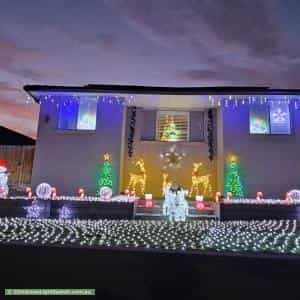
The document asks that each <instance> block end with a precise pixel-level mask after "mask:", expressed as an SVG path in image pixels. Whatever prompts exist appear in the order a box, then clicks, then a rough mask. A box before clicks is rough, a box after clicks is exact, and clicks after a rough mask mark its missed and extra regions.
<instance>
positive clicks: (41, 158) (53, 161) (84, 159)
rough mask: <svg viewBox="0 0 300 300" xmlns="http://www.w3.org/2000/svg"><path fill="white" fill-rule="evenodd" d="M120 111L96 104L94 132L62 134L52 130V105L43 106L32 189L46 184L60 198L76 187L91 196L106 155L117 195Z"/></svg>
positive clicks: (54, 111) (54, 114)
mask: <svg viewBox="0 0 300 300" xmlns="http://www.w3.org/2000/svg"><path fill="white" fill-rule="evenodd" d="M123 110H124V107H123V106H122V105H121V104H105V103H99V104H98V113H97V129H96V131H95V132H78V131H77V132H76V131H75V132H66V131H64V132H62V131H57V130H56V127H57V115H58V108H57V106H56V104H52V103H43V104H42V105H41V110H40V120H39V127H38V138H37V144H36V152H35V159H34V166H33V174H32V186H33V187H34V188H35V187H36V185H37V184H39V183H41V182H48V183H49V184H51V185H52V186H55V187H56V188H57V191H58V194H61V195H63V194H64V195H66V194H69V195H73V194H76V193H77V190H78V188H79V187H83V188H85V189H86V191H87V192H88V193H89V194H95V193H96V190H97V179H98V178H99V174H100V168H101V165H102V162H103V154H104V153H105V152H109V153H111V154H112V166H113V189H114V191H115V192H118V188H119V169H120V157H121V136H122V125H123ZM47 116H49V121H48V122H47V120H46V119H47Z"/></svg>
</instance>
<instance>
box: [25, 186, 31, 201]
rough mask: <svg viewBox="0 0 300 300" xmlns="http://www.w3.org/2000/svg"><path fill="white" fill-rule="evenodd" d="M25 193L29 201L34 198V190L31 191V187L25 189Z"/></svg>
mask: <svg viewBox="0 0 300 300" xmlns="http://www.w3.org/2000/svg"><path fill="white" fill-rule="evenodd" d="M25 192H26V193H27V197H28V199H31V198H32V189H31V187H27V188H26V189H25Z"/></svg>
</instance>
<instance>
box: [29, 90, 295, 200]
mask: <svg viewBox="0 0 300 300" xmlns="http://www.w3.org/2000/svg"><path fill="white" fill-rule="evenodd" d="M24 89H25V91H26V92H27V93H28V94H29V95H30V97H32V98H33V99H34V100H35V101H36V102H38V103H39V104H40V116H39V125H38V137H37V143H36V149H35V158H34V165H33V173H32V186H33V188H35V186H37V185H38V184H39V183H41V182H48V183H49V184H51V185H52V186H55V187H56V188H57V191H58V193H60V194H61V195H72V194H75V193H77V190H78V188H80V187H82V188H84V189H85V190H86V192H87V193H88V194H91V195H92V194H95V193H96V192H97V189H98V187H99V177H100V176H101V174H100V173H101V166H102V165H103V162H104V160H103V156H104V154H106V153H108V154H109V155H110V162H111V170H112V182H113V185H112V188H113V192H114V194H118V193H121V192H122V191H124V190H125V189H126V188H129V189H135V190H136V192H137V194H140V195H142V194H147V193H151V194H153V196H154V197H155V198H161V197H162V189H163V186H164V185H166V184H168V183H169V182H171V181H177V182H178V183H179V184H180V185H181V186H182V187H183V188H185V189H188V190H189V191H190V193H191V198H193V197H195V195H196V194H198V195H204V196H205V197H206V198H212V197H214V195H215V193H216V192H217V191H220V192H222V193H223V192H224V189H225V190H226V184H227V182H226V181H227V180H228V176H227V175H228V172H229V171H230V161H231V159H232V158H233V157H234V160H235V162H236V163H237V165H238V170H237V173H238V176H239V179H240V183H241V184H242V186H243V194H244V195H243V196H245V197H250V196H251V197H254V196H255V194H256V192H258V191H261V192H263V193H264V195H265V197H273V198H277V197H278V198H279V197H281V198H282V197H283V196H284V194H285V193H286V192H287V191H289V190H291V189H293V188H299V186H300V180H299V174H300V162H299V154H298V153H299V150H300V124H299V122H300V121H299V116H298V114H299V113H300V112H299V110H298V101H299V98H300V97H299V95H300V91H298V90H272V89H269V88H253V87H252V88H251V87H245V88H243V87H238V88H221V87H220V88H167V87H141V86H98V85H97V86H95V85H88V86H84V87H57V86H25V87H24ZM299 107H300V102H299Z"/></svg>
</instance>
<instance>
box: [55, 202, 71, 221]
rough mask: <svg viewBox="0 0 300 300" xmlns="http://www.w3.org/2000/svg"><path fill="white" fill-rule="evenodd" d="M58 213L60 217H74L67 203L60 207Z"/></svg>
mask: <svg viewBox="0 0 300 300" xmlns="http://www.w3.org/2000/svg"><path fill="white" fill-rule="evenodd" d="M58 213H59V219H70V218H71V217H72V212H71V210H70V209H69V208H68V207H67V206H66V205H64V206H63V207H62V208H61V209H59V210H58Z"/></svg>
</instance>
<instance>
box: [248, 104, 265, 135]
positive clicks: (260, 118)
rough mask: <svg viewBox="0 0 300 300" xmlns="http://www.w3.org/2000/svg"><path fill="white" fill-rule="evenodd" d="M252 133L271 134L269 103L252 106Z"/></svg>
mask: <svg viewBox="0 0 300 300" xmlns="http://www.w3.org/2000/svg"><path fill="white" fill-rule="evenodd" d="M250 133H251V134H270V124H269V107H268V106H267V105H259V104H258V105H252V106H251V107H250Z"/></svg>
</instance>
